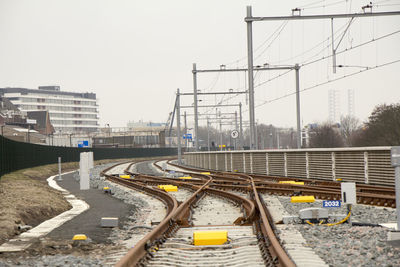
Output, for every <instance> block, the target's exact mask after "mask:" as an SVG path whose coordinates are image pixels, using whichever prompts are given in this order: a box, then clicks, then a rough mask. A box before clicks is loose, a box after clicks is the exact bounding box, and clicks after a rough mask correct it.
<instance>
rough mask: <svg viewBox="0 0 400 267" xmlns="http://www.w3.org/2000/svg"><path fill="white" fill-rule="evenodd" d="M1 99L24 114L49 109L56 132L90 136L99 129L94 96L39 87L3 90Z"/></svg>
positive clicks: (0, 90)
mask: <svg viewBox="0 0 400 267" xmlns="http://www.w3.org/2000/svg"><path fill="white" fill-rule="evenodd" d="M0 96H3V97H5V98H7V99H8V100H10V101H11V103H13V104H14V105H15V106H17V107H18V108H19V109H20V110H21V111H22V112H26V113H28V112H32V111H44V110H47V111H48V113H49V115H50V122H51V124H52V125H53V127H54V129H55V131H56V133H88V132H95V131H97V129H98V128H99V116H98V114H99V110H98V104H97V99H96V94H95V93H75V92H64V91H61V90H60V87H59V86H39V88H38V89H27V88H0Z"/></svg>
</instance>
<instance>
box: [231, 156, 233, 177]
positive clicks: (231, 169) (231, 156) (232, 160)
mask: <svg viewBox="0 0 400 267" xmlns="http://www.w3.org/2000/svg"><path fill="white" fill-rule="evenodd" d="M231 172H233V153H232V152H231Z"/></svg>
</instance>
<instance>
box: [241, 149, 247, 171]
mask: <svg viewBox="0 0 400 267" xmlns="http://www.w3.org/2000/svg"><path fill="white" fill-rule="evenodd" d="M242 155H243V172H244V173H245V172H246V153H245V152H243V154H242Z"/></svg>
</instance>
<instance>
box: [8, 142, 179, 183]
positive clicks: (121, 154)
mask: <svg viewBox="0 0 400 267" xmlns="http://www.w3.org/2000/svg"><path fill="white" fill-rule="evenodd" d="M89 151H93V154H94V159H95V160H101V159H119V158H137V157H155V156H175V155H177V149H176V148H74V147H60V146H47V145H37V144H30V143H23V142H17V141H13V140H10V139H7V138H5V137H3V136H0V177H1V176H2V175H4V174H5V173H9V172H12V171H16V170H20V169H25V168H30V167H34V166H40V165H45V164H52V163H57V162H58V157H61V159H62V162H73V161H79V154H80V153H81V152H89Z"/></svg>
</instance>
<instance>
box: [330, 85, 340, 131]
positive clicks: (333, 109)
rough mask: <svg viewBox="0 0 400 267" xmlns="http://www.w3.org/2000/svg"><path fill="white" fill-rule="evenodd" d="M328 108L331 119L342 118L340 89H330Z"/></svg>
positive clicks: (331, 120)
mask: <svg viewBox="0 0 400 267" xmlns="http://www.w3.org/2000/svg"><path fill="white" fill-rule="evenodd" d="M328 109H329V121H330V122H332V123H334V122H339V120H340V114H341V109H340V91H338V90H333V89H331V90H329V92H328Z"/></svg>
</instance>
